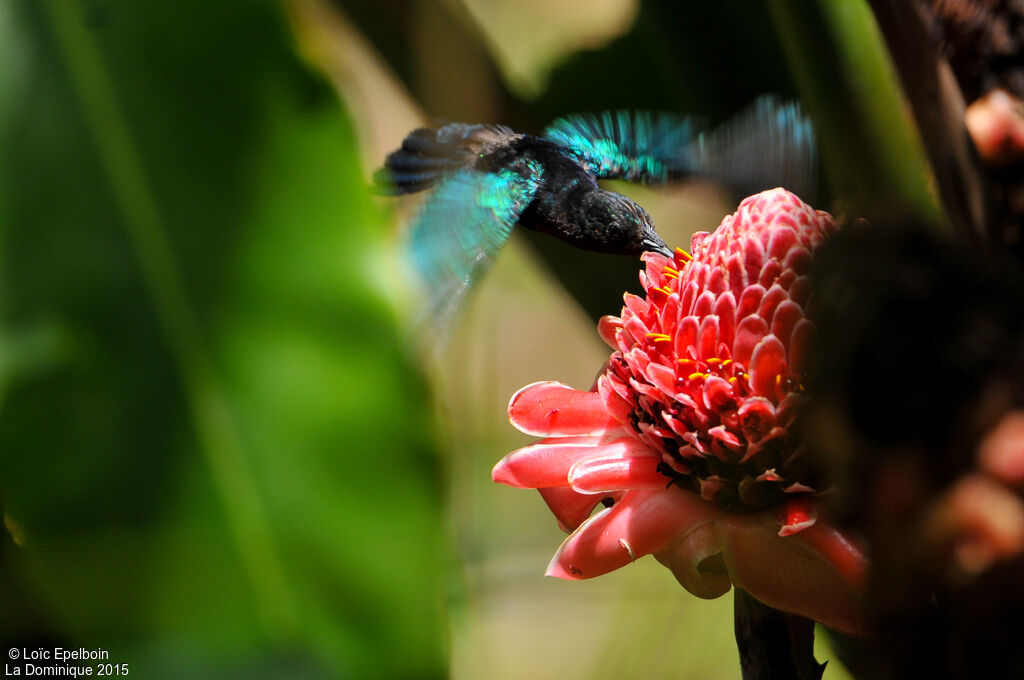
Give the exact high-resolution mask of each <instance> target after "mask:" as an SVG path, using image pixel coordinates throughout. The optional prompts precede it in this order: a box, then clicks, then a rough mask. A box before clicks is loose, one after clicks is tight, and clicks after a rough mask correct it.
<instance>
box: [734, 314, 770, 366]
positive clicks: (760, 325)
mask: <svg viewBox="0 0 1024 680" xmlns="http://www.w3.org/2000/svg"><path fill="white" fill-rule="evenodd" d="M766 335H768V324H767V323H766V322H765V320H764V319H762V318H761V317H759V316H757V315H754V316H748V317H746V318H745V319H743V321H740V325H739V326H737V327H736V337H735V338H734V339H733V341H732V356H733V359H735V360H736V361H737V362H739V363H741V364H743V365H744V366H747V365H749V363H750V357H751V355H752V354H753V353H754V347H756V346H757V344H758V343H759V342H761V340H762V339H763V338H764V336H766Z"/></svg>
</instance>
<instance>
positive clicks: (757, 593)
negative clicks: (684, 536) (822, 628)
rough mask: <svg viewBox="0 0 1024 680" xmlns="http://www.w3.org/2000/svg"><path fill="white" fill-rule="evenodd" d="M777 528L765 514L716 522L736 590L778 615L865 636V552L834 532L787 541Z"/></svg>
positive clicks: (819, 531) (828, 530) (825, 530)
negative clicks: (747, 593)
mask: <svg viewBox="0 0 1024 680" xmlns="http://www.w3.org/2000/svg"><path fill="white" fill-rule="evenodd" d="M778 528H779V524H778V522H776V521H774V519H773V518H772V517H771V514H770V513H766V512H765V513H757V514H754V515H731V516H729V517H726V518H723V519H721V520H719V521H718V522H716V524H715V529H716V534H717V536H718V537H719V540H720V541H721V542H722V545H723V546H724V548H725V549H724V551H723V553H722V555H723V558H724V560H725V565H726V568H727V570H728V573H729V576H730V578H731V579H732V582H733V584H734V585H735V586H736V587H738V588H743V589H744V590H746V591H747V592H749V593H750V594H751V595H753V596H754V597H755V598H757V599H758V600H760V601H761V602H764V603H765V604H767V605H769V606H771V607H775V608H776V609H781V610H782V611H787V612H791V613H794V614H798V615H800V616H805V617H807V618H811V619H814V620H816V621H820V622H821V623H823V624H824V625H826V626H828V627H830V628H834V629H835V630H838V631H841V632H844V633H848V634H852V635H858V634H864V633H865V632H866V623H865V613H864V606H863V593H864V582H865V578H864V576H865V574H866V561H865V559H864V555H863V552H862V551H861V550H859V549H858V547H857V546H855V545H854V544H853V543H852V542H851V541H849V540H848V539H847V538H846V537H845V536H843V535H842V534H841V533H839V532H838V531H836V530H834V529H831V528H824V527H821V528H819V527H818V526H817V525H816V526H814V527H811V528H809V529H807V530H805V531H803V532H801V533H799V534H796V535H794V536H788V537H785V538H783V537H780V536H779V535H778ZM816 529H817V531H816Z"/></svg>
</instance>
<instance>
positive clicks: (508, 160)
mask: <svg viewBox="0 0 1024 680" xmlns="http://www.w3.org/2000/svg"><path fill="white" fill-rule="evenodd" d="M474 167H475V168H476V169H478V170H481V171H484V172H500V171H502V170H506V171H507V170H513V171H518V172H524V173H527V172H534V171H539V172H540V173H541V177H540V180H541V184H540V186H539V187H538V189H537V192H536V195H535V196H534V199H533V201H531V202H530V204H529V205H528V206H527V207H526V209H525V210H524V211H523V212H522V214H521V215H520V216H519V225H520V226H522V227H525V228H526V229H531V230H533V231H539V232H543V233H546V234H551V235H552V236H555V237H557V238H560V239H562V240H563V241H569V242H574V241H577V240H578V239H579V237H580V232H581V229H582V228H583V227H584V225H583V223H582V222H583V219H584V215H583V213H582V205H583V198H584V196H585V195H586V194H587V193H588V192H591V191H595V190H597V189H598V188H599V187H598V185H597V180H595V179H594V177H593V176H592V175H591V174H590V173H588V172H587V171H586V170H585V169H584V168H583V166H582V165H580V163H579V161H577V160H576V159H575V158H573V157H572V156H570V155H569V154H568V153H567V152H566V151H565V149H564V148H563V147H561V146H558V145H557V144H554V143H552V142H550V141H548V140H546V139H544V138H542V137H534V136H531V135H523V136H522V137H519V138H517V139H515V140H512V141H511V143H509V144H507V145H503V146H502V147H500V148H498V149H495V150H494V151H492V152H491V153H488V154H486V155H484V156H481V157H480V158H479V159H478V160H477V162H476V163H475V164H474Z"/></svg>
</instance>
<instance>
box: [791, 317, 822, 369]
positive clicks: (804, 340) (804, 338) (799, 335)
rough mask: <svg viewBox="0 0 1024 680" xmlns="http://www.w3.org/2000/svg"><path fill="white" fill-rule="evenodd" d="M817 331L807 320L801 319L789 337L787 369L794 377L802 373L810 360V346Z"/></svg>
mask: <svg viewBox="0 0 1024 680" xmlns="http://www.w3.org/2000/svg"><path fill="white" fill-rule="evenodd" d="M816 332H817V329H816V328H815V326H814V323H813V322H812V321H810V320H808V319H802V320H801V321H800V322H799V323H797V324H796V326H794V328H793V332H792V334H791V335H790V336H789V368H790V370H791V371H792V372H793V373H794V374H795V375H800V374H802V373H804V372H805V371H806V370H807V368H808V366H807V362H808V361H809V360H810V358H811V346H812V343H813V342H814V335H815V333H816Z"/></svg>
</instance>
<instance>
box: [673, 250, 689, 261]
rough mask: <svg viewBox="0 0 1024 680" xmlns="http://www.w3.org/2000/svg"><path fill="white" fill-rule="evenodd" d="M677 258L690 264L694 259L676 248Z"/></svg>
mask: <svg viewBox="0 0 1024 680" xmlns="http://www.w3.org/2000/svg"><path fill="white" fill-rule="evenodd" d="M676 257H677V258H679V259H680V260H682V261H683V262H689V261H690V260H692V259H693V257H692V256H691V255H690V254H689V253H688V252H686V251H685V250H683V249H682V248H676Z"/></svg>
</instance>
